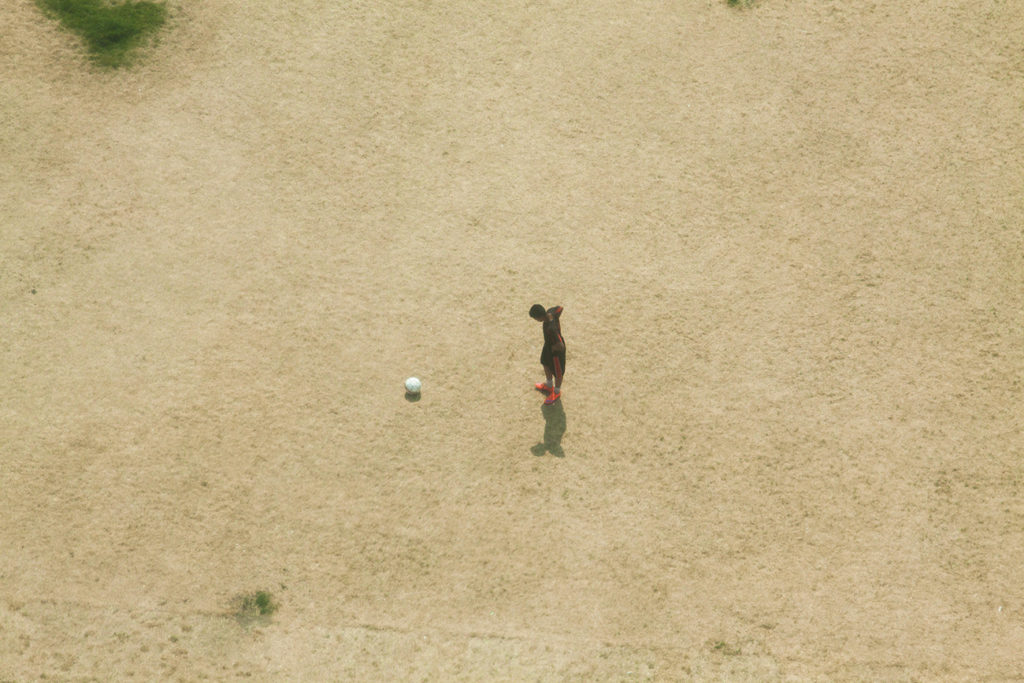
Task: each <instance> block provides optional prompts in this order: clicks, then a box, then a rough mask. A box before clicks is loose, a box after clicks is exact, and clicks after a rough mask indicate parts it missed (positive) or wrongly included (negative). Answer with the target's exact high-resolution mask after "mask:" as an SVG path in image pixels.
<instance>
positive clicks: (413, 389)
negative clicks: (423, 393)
mask: <svg viewBox="0 0 1024 683" xmlns="http://www.w3.org/2000/svg"><path fill="white" fill-rule="evenodd" d="M422 387H423V385H422V384H420V381H419V380H418V379H416V378H415V377H410V378H409V379H407V380H405V390H406V391H407V392H409V393H410V394H418V393H420V389H421V388H422Z"/></svg>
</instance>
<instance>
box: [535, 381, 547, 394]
mask: <svg viewBox="0 0 1024 683" xmlns="http://www.w3.org/2000/svg"><path fill="white" fill-rule="evenodd" d="M533 387H534V388H535V389H536V390H537V391H543V392H544V393H545V394H547V393H550V392H551V387H549V386H548V385H547V384H544V382H537V383H536V384H534V385H533Z"/></svg>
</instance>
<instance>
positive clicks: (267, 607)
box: [234, 591, 278, 626]
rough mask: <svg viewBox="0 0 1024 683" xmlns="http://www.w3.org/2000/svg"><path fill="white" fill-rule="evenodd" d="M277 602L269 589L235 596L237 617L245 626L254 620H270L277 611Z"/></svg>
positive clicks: (235, 614)
mask: <svg viewBox="0 0 1024 683" xmlns="http://www.w3.org/2000/svg"><path fill="white" fill-rule="evenodd" d="M277 607H278V605H277V602H275V601H274V597H273V596H272V595H271V594H270V593H268V592H267V591H256V592H255V593H246V594H244V595H240V596H238V597H237V598H235V613H234V616H235V619H237V620H238V622H239V623H240V624H242V625H243V626H248V625H249V624H252V623H253V622H257V621H258V622H264V623H265V622H268V621H269V620H270V617H271V615H272V614H273V613H274V612H276V611H277Z"/></svg>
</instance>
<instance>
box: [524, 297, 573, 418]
mask: <svg viewBox="0 0 1024 683" xmlns="http://www.w3.org/2000/svg"><path fill="white" fill-rule="evenodd" d="M561 315H562V307H561V306H555V307H554V308H548V309H545V308H544V307H543V306H541V305H540V304H534V305H533V306H531V307H530V317H531V318H533V319H534V320H536V321H538V322H540V323H541V324H542V325H543V328H544V349H543V350H542V351H541V352H540V364H541V365H543V366H544V376H545V378H546V379H545V381H544V382H543V383H541V382H537V383H536V384H534V387H536V388H537V390H538V391H541V392H544V394H546V398H545V399H544V405H548V406H549V405H551V404H552V403H554V402H555V401H557V400H558V399H560V398H561V397H562V377H563V376H564V375H565V339H563V338H562V326H561V324H560V322H559V318H560V317H561Z"/></svg>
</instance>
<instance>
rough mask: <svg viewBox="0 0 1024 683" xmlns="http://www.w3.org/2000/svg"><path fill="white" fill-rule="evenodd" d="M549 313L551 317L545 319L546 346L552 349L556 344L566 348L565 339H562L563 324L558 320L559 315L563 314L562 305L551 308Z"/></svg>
mask: <svg viewBox="0 0 1024 683" xmlns="http://www.w3.org/2000/svg"><path fill="white" fill-rule="evenodd" d="M547 313H548V315H549V316H551V319H550V320H545V321H544V346H546V347H548V348H549V349H552V350H554V348H555V347H556V346H561V347H563V348H564V347H565V340H564V339H562V326H561V325H560V324H559V322H558V317H559V316H560V315H562V307H561V306H555V307H554V308H549V309H548V311H547Z"/></svg>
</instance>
